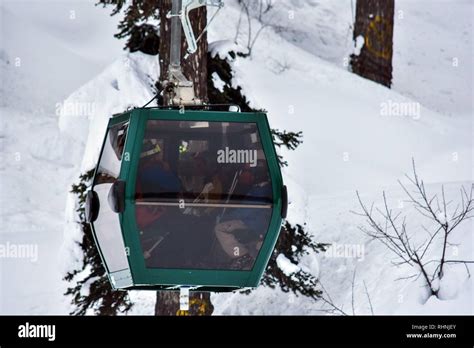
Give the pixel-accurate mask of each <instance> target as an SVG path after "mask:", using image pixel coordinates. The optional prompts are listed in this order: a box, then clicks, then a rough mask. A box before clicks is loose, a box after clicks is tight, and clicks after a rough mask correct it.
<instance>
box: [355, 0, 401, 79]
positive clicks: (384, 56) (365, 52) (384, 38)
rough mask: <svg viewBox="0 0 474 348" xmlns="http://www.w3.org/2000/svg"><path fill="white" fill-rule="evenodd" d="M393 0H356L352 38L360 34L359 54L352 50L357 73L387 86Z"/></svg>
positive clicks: (391, 47)
mask: <svg viewBox="0 0 474 348" xmlns="http://www.w3.org/2000/svg"><path fill="white" fill-rule="evenodd" d="M394 11H395V0H357V8H356V18H355V25H354V33H353V37H354V42H355V43H356V45H357V41H358V40H360V38H363V40H364V42H363V46H362V49H361V50H360V54H358V55H357V54H352V55H351V57H350V58H351V59H350V63H351V69H352V71H353V72H354V73H356V74H357V75H360V76H362V77H365V78H367V79H369V80H372V81H375V82H378V83H380V84H382V85H384V86H387V87H389V88H390V86H391V85H392V56H393V20H394Z"/></svg>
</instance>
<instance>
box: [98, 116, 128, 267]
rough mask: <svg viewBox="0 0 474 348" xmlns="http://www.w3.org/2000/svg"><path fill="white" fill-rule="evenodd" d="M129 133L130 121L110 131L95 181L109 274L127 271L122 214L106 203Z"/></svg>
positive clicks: (100, 236) (102, 238)
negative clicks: (121, 225)
mask: <svg viewBox="0 0 474 348" xmlns="http://www.w3.org/2000/svg"><path fill="white" fill-rule="evenodd" d="M127 130H128V122H127V123H122V124H118V125H115V126H112V127H110V128H109V130H108V132H107V136H106V139H105V142H104V146H103V149H102V154H101V158H100V162H99V165H98V167H97V172H96V175H95V179H94V190H95V192H96V193H97V195H98V198H99V201H100V202H101V206H100V214H99V215H98V217H97V220H96V221H95V223H94V229H95V235H96V238H97V241H98V242H99V245H100V247H101V251H102V255H103V257H104V259H105V260H107V268H108V270H109V272H116V271H120V270H122V269H126V268H128V261H127V256H126V253H125V246H124V243H123V238H122V233H121V229H120V220H119V215H118V214H116V213H115V212H114V211H112V209H111V207H110V205H109V204H107V200H108V195H109V192H110V188H111V186H112V184H113V183H114V182H115V181H116V180H117V179H118V177H119V174H120V166H121V162H122V153H123V149H124V145H125V138H126V135H127Z"/></svg>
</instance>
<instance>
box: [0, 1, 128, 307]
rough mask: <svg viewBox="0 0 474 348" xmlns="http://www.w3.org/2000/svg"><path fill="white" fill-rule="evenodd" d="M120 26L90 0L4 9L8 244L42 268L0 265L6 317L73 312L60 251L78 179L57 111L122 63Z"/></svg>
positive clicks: (2, 115) (1, 137)
mask: <svg viewBox="0 0 474 348" xmlns="http://www.w3.org/2000/svg"><path fill="white" fill-rule="evenodd" d="M71 11H74V14H75V17H74V19H72V18H71V17H70V16H71ZM116 23H117V20H116V19H111V18H109V16H108V11H106V10H103V9H100V8H95V7H94V5H93V2H90V1H68V2H52V3H48V4H47V5H45V4H44V2H40V1H10V0H3V1H1V2H0V125H1V126H0V151H1V153H0V155H1V157H0V158H1V164H0V192H1V193H0V243H1V244H2V246H6V245H14V246H15V247H16V246H19V245H31V246H33V247H36V248H37V249H36V251H37V255H36V256H37V260H36V258H13V257H8V258H3V257H2V258H0V313H1V314H26V313H67V312H68V307H67V303H66V302H67V299H65V298H64V296H63V290H64V287H63V284H62V283H61V278H62V277H63V276H64V273H63V267H62V265H61V263H60V261H59V259H58V252H59V250H60V249H61V245H62V242H63V230H64V206H65V202H66V200H65V197H66V195H67V192H68V191H69V190H70V185H71V182H72V181H73V180H76V178H77V174H78V172H77V168H76V167H75V162H71V161H70V158H71V157H70V155H71V154H74V151H75V149H76V144H75V143H74V142H64V141H63V140H64V137H61V136H60V133H59V128H58V111H59V110H60V109H61V102H62V101H63V100H64V98H65V97H67V96H68V95H69V94H70V93H71V92H73V91H74V90H75V89H77V88H79V87H80V86H81V85H82V84H84V83H85V82H87V81H88V80H89V79H91V78H92V77H93V76H95V75H96V74H98V73H99V72H100V71H101V70H102V69H104V68H105V67H106V66H107V65H108V64H110V62H112V61H113V60H115V59H117V55H119V54H120V52H121V46H122V42H119V41H117V40H114V39H110V38H111V37H112V34H113V33H114V32H115V30H116ZM109 39H110V40H109ZM84 141H85V140H83V141H82V142H84ZM72 157H74V156H72ZM7 243H9V244H7ZM33 256H34V255H33Z"/></svg>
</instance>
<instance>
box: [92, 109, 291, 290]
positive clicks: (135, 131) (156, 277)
mask: <svg viewBox="0 0 474 348" xmlns="http://www.w3.org/2000/svg"><path fill="white" fill-rule="evenodd" d="M127 119H129V129H128V134H127V138H126V143H125V148H124V155H123V156H122V157H123V158H124V157H125V159H129V160H125V159H124V160H122V166H121V169H120V177H119V179H121V180H124V181H125V182H127V183H129V182H132V183H135V181H136V176H137V168H138V162H139V159H140V151H141V144H142V141H138V139H140V140H141V139H143V137H144V134H145V128H146V123H147V121H148V120H153V119H155V120H180V121H209V122H212V121H220V122H250V123H256V124H257V127H258V131H259V135H260V139H261V141H262V146H263V149H264V152H265V156H266V159H267V165H268V168H269V173H270V178H271V182H272V191H273V209H272V216H271V220H270V225H269V229H268V231H267V234H266V236H265V240H264V242H263V244H262V247H261V249H260V252H259V254H258V256H257V259H256V260H255V263H254V266H253V268H252V270H249V271H240V270H199V269H158V268H146V267H145V260H144V258H143V251H142V249H141V245H140V240H139V234H138V231H137V229H136V226H137V224H136V220H135V185H126V187H125V210H124V212H123V213H120V214H119V215H120V225H121V227H122V236H123V239H124V243H125V246H126V248H128V251H129V252H128V262H129V266H130V271H131V274H132V279H133V286H130V287H127V288H126V289H149V290H166V289H170V290H171V289H176V288H177V287H179V286H189V287H191V289H193V288H195V289H199V290H201V291H204V290H207V291H232V290H235V289H239V288H247V287H257V286H258V283H259V281H260V279H261V277H262V275H263V272H264V271H265V268H266V266H267V264H268V261H269V259H270V257H271V255H272V252H273V249H274V247H275V244H276V242H277V239H278V236H279V233H280V228H281V223H282V217H281V210H282V188H283V180H282V176H281V171H280V166H279V163H278V157H277V154H276V151H275V147H274V144H273V140H272V135H271V131H270V127H269V124H268V120H267V117H266V115H265V113H263V112H255V113H240V112H227V111H226V112H221V111H207V110H186V109H182V110H175V109H159V108H141V109H133V110H131V111H128V112H126V113H123V114H120V115H116V116H114V117H113V118H111V119H110V121H109V125H108V127H112V126H114V125H116V124H117V123H120V122H123V121H124V120H127ZM99 252H100V246H99ZM102 260H103V259H102ZM103 261H104V260H103ZM183 279H186V283H183Z"/></svg>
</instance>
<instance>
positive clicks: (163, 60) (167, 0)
mask: <svg viewBox="0 0 474 348" xmlns="http://www.w3.org/2000/svg"><path fill="white" fill-rule="evenodd" d="M170 11H171V0H162V1H161V6H160V52H159V54H160V72H161V74H160V85H161V86H163V81H165V80H166V79H167V78H168V75H167V71H168V66H169V63H170V39H171V30H170V29H171V20H170V19H169V18H166V14H167V13H168V12H170ZM189 18H190V20H191V24H192V26H193V30H194V35H195V36H196V38H197V36H198V35H199V34H200V33H202V31H203V29H204V28H205V26H206V23H207V9H206V6H202V7H199V8H197V9H195V10H193V11H191V12H190V15H189ZM197 47H198V48H197V51H196V52H195V53H194V54H192V55H190V56H189V57H188V58H187V59H185V60H184V59H181V64H182V69H183V73H184V76H186V77H187V78H188V79H189V80H190V81H192V82H193V83H194V93H195V95H196V97H197V98H199V99H201V100H202V101H204V102H207V101H208V97H207V50H208V43H207V33H204V34H203V36H202V38H201V39H200V40H199V42H198V44H197ZM186 48H187V45H186V40H185V38H184V33H182V43H181V56H182V58H184V56H185V54H186ZM165 98H166V96H165ZM163 103H164V104H167V100H166V99H165V100H163Z"/></svg>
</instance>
